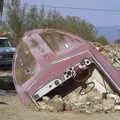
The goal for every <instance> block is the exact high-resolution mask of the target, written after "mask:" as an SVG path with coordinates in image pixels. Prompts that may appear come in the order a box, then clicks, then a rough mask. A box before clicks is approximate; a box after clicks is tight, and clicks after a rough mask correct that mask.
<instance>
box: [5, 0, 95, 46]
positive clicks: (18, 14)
mask: <svg viewBox="0 0 120 120" xmlns="http://www.w3.org/2000/svg"><path fill="white" fill-rule="evenodd" d="M6 23H7V25H6V26H7V28H8V29H9V30H10V32H11V33H12V36H13V38H14V39H15V42H14V43H15V44H16V45H17V44H18V43H19V41H20V39H21V37H22V36H23V34H24V32H25V31H27V30H31V29H35V28H48V27H50V28H56V29H61V30H63V31H67V32H71V33H73V34H76V35H78V36H80V37H82V38H84V39H86V40H88V41H91V42H93V41H95V40H96V36H97V33H96V29H95V27H94V26H93V25H92V24H90V23H88V22H86V21H85V20H82V19H80V18H79V17H74V16H73V17H72V16H66V17H64V16H62V15H61V14H60V13H59V12H58V11H56V10H55V9H54V10H53V9H52V10H47V11H46V10H45V8H44V6H41V8H40V10H38V8H37V7H36V6H35V5H33V6H31V8H30V9H27V5H23V6H21V5H20V0H14V2H13V3H12V5H10V6H8V12H7V21H6Z"/></svg>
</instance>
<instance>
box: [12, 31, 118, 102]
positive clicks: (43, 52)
mask: <svg viewBox="0 0 120 120" xmlns="http://www.w3.org/2000/svg"><path fill="white" fill-rule="evenodd" d="M95 67H96V68H97V69H98V70H99V71H100V72H101V74H103V75H104V76H105V77H106V81H107V83H109V84H110V86H111V87H112V89H113V90H114V91H115V92H117V93H120V78H119V76H120V72H119V71H117V70H116V69H115V68H113V67H112V66H111V64H110V63H109V62H108V60H107V59H106V58H105V57H104V56H102V55H101V54H100V53H99V51H98V50H97V49H96V48H95V46H93V45H92V44H91V43H88V42H86V41H85V40H83V39H82V38H80V37H78V36H75V35H72V34H70V33H66V32H62V31H59V30H55V29H38V30H32V31H29V32H26V33H25V35H24V37H23V38H22V40H21V43H20V44H19V46H18V47H17V50H16V55H15V60H14V65H13V78H14V84H15V87H16V90H17V92H18V95H19V96H20V99H21V100H22V101H23V103H24V104H29V102H30V101H33V102H34V103H35V104H37V101H38V100H40V99H41V98H42V97H43V96H44V95H46V94H50V95H51V94H62V95H63V96H64V95H65V94H66V93H67V92H69V91H70V90H72V89H74V83H75V81H77V82H78V83H79V85H78V86H80V85H81V86H82V89H81V91H80V93H81V94H82V91H83V90H84V89H86V87H87V86H88V85H92V87H91V89H92V88H93V87H94V83H93V82H90V83H87V82H86V80H85V79H83V78H84V77H85V76H87V75H88V74H89V73H92V72H91V71H92V70H93V69H94V68H95ZM71 80H73V82H70V81H71ZM63 86H64V87H63Z"/></svg>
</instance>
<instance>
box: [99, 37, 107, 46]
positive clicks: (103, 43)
mask: <svg viewBox="0 0 120 120" xmlns="http://www.w3.org/2000/svg"><path fill="white" fill-rule="evenodd" d="M97 42H99V43H101V44H102V45H107V44H109V42H108V40H107V39H106V37H105V36H99V37H98V38H97Z"/></svg>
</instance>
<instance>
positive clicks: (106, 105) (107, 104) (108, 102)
mask: <svg viewBox="0 0 120 120" xmlns="http://www.w3.org/2000/svg"><path fill="white" fill-rule="evenodd" d="M114 105H115V100H114V99H103V110H104V111H105V112H106V111H112V110H113V108H114Z"/></svg>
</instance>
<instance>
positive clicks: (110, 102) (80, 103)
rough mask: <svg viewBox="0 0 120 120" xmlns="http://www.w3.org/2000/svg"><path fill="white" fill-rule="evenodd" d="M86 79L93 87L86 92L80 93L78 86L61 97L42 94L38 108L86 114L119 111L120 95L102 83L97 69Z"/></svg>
mask: <svg viewBox="0 0 120 120" xmlns="http://www.w3.org/2000/svg"><path fill="white" fill-rule="evenodd" d="M88 81H93V82H94V83H95V87H94V88H93V89H92V90H91V91H90V92H88V93H87V94H85V95H80V93H79V91H80V87H79V88H76V89H75V90H74V91H73V92H71V93H69V94H68V95H67V96H65V97H63V98H62V97H61V96H60V95H56V96H54V97H53V98H52V99H50V98H49V97H48V96H44V97H43V99H42V101H39V102H38V104H39V110H47V111H50V112H60V111H73V112H80V113H88V114H91V113H96V112H115V111H120V97H119V96H118V95H116V94H114V92H113V91H112V90H111V88H110V87H109V86H108V85H107V83H106V82H105V83H103V78H102V75H100V74H99V73H98V71H97V70H94V72H93V75H92V76H91V77H90V78H89V80H88ZM104 84H106V87H105V86H104Z"/></svg>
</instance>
